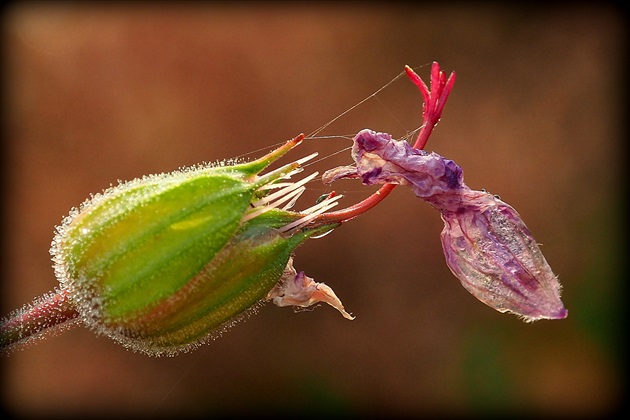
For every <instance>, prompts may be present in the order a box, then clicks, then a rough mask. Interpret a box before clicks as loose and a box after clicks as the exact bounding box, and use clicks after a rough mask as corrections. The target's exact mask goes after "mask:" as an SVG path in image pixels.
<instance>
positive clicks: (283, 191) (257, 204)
mask: <svg viewBox="0 0 630 420" xmlns="http://www.w3.org/2000/svg"><path fill="white" fill-rule="evenodd" d="M317 175H318V173H317V172H313V173H312V174H310V175H309V176H307V177H306V178H304V179H302V180H301V181H298V182H291V183H288V185H287V186H286V187H285V188H283V189H281V190H280V191H276V192H275V193H273V194H270V195H268V196H266V197H263V198H261V199H260V200H258V201H256V202H254V203H252V205H253V206H254V207H260V206H263V205H265V204H267V203H269V202H271V201H273V200H275V199H276V198H278V197H282V196H284V195H285V194H288V193H289V192H290V191H292V190H295V189H297V188H299V187H301V186H302V185H304V184H306V183H307V182H309V181H310V180H312V179H313V178H315V177H316V176H317Z"/></svg>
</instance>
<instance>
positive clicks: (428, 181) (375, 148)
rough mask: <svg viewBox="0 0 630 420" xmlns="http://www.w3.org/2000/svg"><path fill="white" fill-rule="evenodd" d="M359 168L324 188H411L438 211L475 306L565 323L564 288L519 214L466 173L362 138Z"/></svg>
mask: <svg viewBox="0 0 630 420" xmlns="http://www.w3.org/2000/svg"><path fill="white" fill-rule="evenodd" d="M352 157H353V159H354V160H355V162H356V167H355V166H346V167H341V168H337V169H334V170H331V171H329V172H327V173H325V174H324V177H323V179H324V182H326V183H330V182H332V181H334V180H336V179H339V178H356V177H360V178H361V180H362V181H363V183H364V184H368V185H371V184H396V185H407V186H409V187H410V188H411V189H412V191H413V192H414V194H416V196H418V197H420V198H422V199H423V200H425V201H427V202H428V203H430V204H431V205H432V206H433V207H435V208H436V209H437V210H439V211H440V213H441V215H442V220H444V229H443V230H442V235H441V237H442V247H443V249H444V255H445V256H446V263H447V264H448V266H449V268H450V269H451V271H452V272H453V274H455V276H456V277H457V278H458V279H459V280H460V281H461V283H462V285H463V286H464V287H465V288H466V289H467V290H468V291H469V292H470V293H471V294H472V295H473V296H475V297H476V298H477V299H479V300H480V301H482V302H484V303H485V304H487V305H488V306H490V307H491V308H494V309H496V310H497V311H499V312H512V313H514V314H517V315H520V316H522V317H523V318H524V319H525V320H527V321H534V320H537V319H545V318H546V319H561V318H565V317H566V316H567V310H566V309H565V308H564V305H563V304H562V301H561V300H560V289H561V286H560V283H559V282H558V279H557V278H556V276H555V275H554V274H553V272H552V270H551V268H550V267H549V264H548V263H547V261H546V260H545V257H544V256H543V254H542V253H541V251H540V248H539V247H538V244H537V243H536V241H535V240H534V237H533V236H532V234H531V233H530V231H529V230H528V229H527V227H526V226H525V224H524V223H523V221H522V220H521V217H520V216H519V214H518V213H517V212H516V210H514V208H512V207H511V206H510V205H508V204H507V203H504V202H503V201H501V200H500V199H499V198H498V197H496V196H493V195H492V194H489V193H487V192H483V191H475V190H472V189H470V188H469V187H468V186H467V185H466V184H465V183H464V176H463V171H462V169H461V168H460V167H459V166H458V165H457V164H456V163H455V162H453V161H452V160H449V159H446V158H444V157H442V156H440V155H438V154H437V153H427V152H425V151H424V150H419V149H416V148H413V147H411V146H410V145H409V144H408V143H407V142H405V141H397V140H394V139H392V137H391V136H390V135H389V134H387V133H377V132H374V131H372V130H367V129H366V130H362V131H360V132H359V133H358V134H357V135H356V136H355V137H354V146H353V149H352Z"/></svg>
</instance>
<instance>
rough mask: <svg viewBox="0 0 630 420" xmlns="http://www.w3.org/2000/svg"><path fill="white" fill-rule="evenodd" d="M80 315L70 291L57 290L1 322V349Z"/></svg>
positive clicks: (4, 349) (26, 339) (22, 341)
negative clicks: (72, 300) (70, 296)
mask: <svg viewBox="0 0 630 420" xmlns="http://www.w3.org/2000/svg"><path fill="white" fill-rule="evenodd" d="M78 316H79V313H78V312H77V311H76V309H75V308H74V306H73V305H72V302H71V301H70V299H69V296H68V292H67V291H65V290H57V291H55V292H53V293H49V294H48V295H45V296H43V297H40V298H38V299H36V300H35V302H33V303H32V304H29V305H25V306H24V307H23V308H22V309H20V310H19V311H16V312H15V313H14V314H13V315H12V316H11V317H9V318H7V319H4V320H2V324H0V350H1V351H2V352H4V351H6V350H8V348H9V347H12V346H14V345H16V344H20V343H25V342H26V341H28V340H29V339H31V338H33V337H35V336H36V335H38V334H39V333H41V332H43V331H45V330H48V329H50V328H53V327H56V326H59V325H62V324H64V323H67V322H69V321H72V320H74V319H75V318H77V317H78Z"/></svg>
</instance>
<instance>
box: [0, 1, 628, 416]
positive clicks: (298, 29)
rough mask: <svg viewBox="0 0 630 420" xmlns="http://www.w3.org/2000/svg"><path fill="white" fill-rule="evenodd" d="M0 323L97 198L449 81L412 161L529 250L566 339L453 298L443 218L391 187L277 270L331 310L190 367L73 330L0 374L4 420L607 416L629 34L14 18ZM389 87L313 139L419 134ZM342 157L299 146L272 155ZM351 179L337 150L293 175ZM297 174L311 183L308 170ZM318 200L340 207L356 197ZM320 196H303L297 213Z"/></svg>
mask: <svg viewBox="0 0 630 420" xmlns="http://www.w3.org/2000/svg"><path fill="white" fill-rule="evenodd" d="M2 19H3V22H2V23H3V25H2V30H3V34H2V42H3V45H2V47H3V48H2V56H3V62H2V65H3V69H2V70H3V72H2V76H3V78H2V83H3V85H2V87H3V89H2V92H3V97H2V100H3V111H2V112H3V121H4V122H5V127H4V128H5V130H4V133H3V134H4V136H3V146H4V150H3V152H4V153H3V157H4V162H3V169H4V172H3V187H4V189H3V191H4V194H3V199H2V211H3V213H2V215H3V218H2V221H3V225H2V229H3V244H2V245H3V251H4V252H3V253H2V255H3V260H2V264H3V278H2V284H1V289H0V290H1V302H2V315H4V314H7V313H9V312H10V311H11V310H13V309H16V308H18V307H20V306H21V305H23V304H25V303H27V302H30V301H31V300H32V299H33V298H34V297H35V296H38V295H41V294H43V293H45V292H47V291H48V290H51V289H52V288H53V287H54V286H55V285H56V281H55V279H54V276H53V272H52V269H51V268H50V266H51V262H50V258H49V255H48V249H49V246H50V241H51V239H52V235H53V229H54V226H55V225H56V224H59V222H60V221H61V218H62V217H63V216H64V215H65V214H67V213H68V211H69V210H70V208H71V207H73V206H78V205H79V204H80V203H81V202H82V201H83V200H84V199H85V198H87V197H88V195H89V194H90V193H96V192H99V191H100V190H102V189H103V188H106V187H108V186H109V185H110V183H115V182H116V181H117V180H118V179H121V180H127V179H132V178H134V177H138V176H142V175H144V174H149V173H157V172H163V171H171V170H175V169H177V168H179V167H181V166H184V165H193V164H196V163H199V162H202V161H214V160H221V159H226V158H230V157H235V156H240V155H243V154H245V153H248V152H251V151H255V150H260V149H261V148H262V150H261V151H260V152H257V153H254V155H252V156H258V155H260V154H262V153H263V152H264V151H266V150H268V149H269V148H271V145H273V144H276V143H279V142H282V141H284V140H287V139H289V138H291V137H293V136H294V135H296V134H298V133H299V132H306V133H309V132H311V131H313V130H315V129H316V128H318V127H320V126H321V125H322V124H325V123H326V122H328V121H330V120H331V119H332V118H334V117H335V116H336V115H338V114H340V113H342V112H343V111H345V110H347V109H349V108H350V107H351V106H353V105H354V104H356V103H357V102H359V101H360V100H362V99H363V98H365V97H367V96H368V95H370V94H371V93H373V92H374V91H376V90H377V89H379V88H380V87H381V86H383V85H384V84H385V83H387V82H388V81H389V80H391V79H392V78H393V77H394V76H396V75H397V74H398V73H399V72H400V71H402V69H403V66H404V65H405V64H409V65H411V66H413V67H417V71H418V73H419V74H420V76H422V77H423V78H425V80H426V79H427V78H428V74H429V66H427V64H429V63H431V62H432V61H434V60H436V61H439V62H440V64H441V65H442V67H443V68H444V69H445V71H447V72H450V71H453V70H454V71H456V72H457V82H456V84H455V88H454V91H453V93H452V95H451V97H450V99H449V103H448V104H447V106H446V108H445V111H444V116H443V120H442V121H441V122H440V124H439V125H438V127H437V129H436V132H435V133H434V135H433V137H432V138H431V140H430V141H429V145H428V150H435V151H436V152H438V153H440V154H441V155H443V156H446V157H448V158H451V159H453V160H455V161H456V162H457V163H458V164H459V165H460V166H462V168H463V169H464V171H465V174H466V182H467V184H468V185H470V186H471V187H473V188H476V189H481V188H486V189H488V190H489V191H491V192H493V193H496V194H500V195H501V197H502V199H503V200H505V201H506V202H508V203H510V204H511V205H513V206H514V207H515V208H516V209H517V210H518V211H519V213H520V214H521V215H522V216H523V219H524V220H525V222H526V223H527V225H528V227H529V228H530V229H531V231H532V232H533V233H534V235H535V236H536V238H537V240H538V241H539V242H541V243H543V247H542V250H543V252H544V253H545V256H546V257H547V259H548V261H549V262H550V264H551V266H552V268H553V269H554V271H555V272H556V273H557V274H558V275H559V278H560V281H561V283H562V284H563V286H564V289H563V290H564V292H563V301H564V302H565V304H566V306H567V308H568V310H569V317H568V318H567V319H566V320H562V321H548V322H545V321H540V322H537V323H534V324H526V323H523V322H522V321H520V320H519V319H517V318H516V317H514V316H511V315H504V314H499V313H496V312H494V311H492V310H491V309H489V308H487V307H485V306H484V305H483V304H481V303H480V302H478V301H476V300H475V299H474V298H473V297H472V296H470V295H469V294H468V293H467V292H466V291H465V290H464V289H463V288H462V287H461V286H460V285H459V283H458V281H457V280H456V279H455V278H454V277H453V276H452V275H451V273H450V272H449V271H448V268H447V267H446V265H445V263H444V258H443V255H442V253H441V247H440V243H439V233H440V230H441V221H440V219H439V215H438V214H437V213H435V211H434V210H433V209H431V208H430V207H429V206H428V205H426V204H425V203H422V202H420V200H417V199H416V198H414V197H413V196H412V194H410V193H409V192H408V191H406V190H403V189H402V188H398V189H397V190H396V191H395V192H394V193H393V194H392V195H391V196H390V197H388V198H387V199H386V200H385V201H384V202H383V203H382V204H380V205H379V206H378V207H377V208H375V209H373V210H371V211H370V212H369V213H368V214H366V215H363V216H362V217H360V218H358V219H356V220H353V221H351V222H350V223H348V224H347V225H345V226H342V227H341V228H340V229H338V230H337V231H335V232H333V233H332V234H330V235H328V236H326V237H325V238H322V239H317V240H313V241H312V242H309V243H307V244H305V245H304V246H303V247H302V248H300V249H299V250H298V253H297V256H296V259H295V266H296V268H297V269H298V270H304V271H305V272H306V273H307V274H308V275H309V276H311V277H313V278H315V279H316V280H317V281H320V282H325V283H326V284H328V285H330V286H331V287H333V288H334V290H335V292H336V293H337V295H338V296H339V297H340V298H341V300H342V301H343V303H344V305H345V307H346V309H347V310H349V311H350V312H352V313H353V314H354V315H356V316H357V319H356V320H355V321H352V322H348V321H347V320H345V319H343V318H342V317H341V316H339V314H338V313H336V311H334V310H333V309H331V308H328V307H320V308H316V309H315V310H313V311H305V312H299V313H295V314H294V313H293V311H292V310H291V309H289V308H276V307H273V306H271V305H265V306H264V307H262V308H261V310H260V311H259V312H260V313H259V314H257V315H256V316H254V317H252V318H251V319H248V320H247V321H246V322H241V323H239V324H238V325H236V326H235V327H234V328H232V329H231V330H230V331H228V332H227V333H225V334H224V336H223V337H221V338H220V339H218V340H216V341H214V342H212V343H210V344H208V345H207V346H204V347H202V348H201V349H199V350H197V351H196V352H194V353H192V354H186V355H182V356H179V357H177V358H162V359H152V358H148V357H146V356H142V355H138V354H134V353H132V352H131V351H127V350H125V349H123V348H122V347H120V346H118V345H117V344H115V343H113V342H110V341H109V340H107V339H106V338H103V337H97V336H95V335H94V334H93V333H92V332H90V331H87V330H85V329H82V328H77V329H74V330H72V331H68V332H64V333H60V334H58V335H55V336H53V337H50V338H47V339H46V340H43V341H41V342H39V343H38V344H37V345H34V346H31V347H28V348H26V349H25V350H23V351H20V352H18V353H15V354H13V355H11V356H10V357H8V358H5V359H3V360H2V364H3V366H2V368H3V369H2V394H3V395H2V404H3V406H4V408H5V409H6V410H7V411H8V412H9V413H10V414H12V415H15V416H18V417H61V416H64V417H84V416H92V417H94V416H131V415H138V416H140V415H142V416H151V417H160V416H170V415H175V414H177V415H180V416H188V415H189V416H195V415H213V414H214V415H217V414H234V413H250V414H261V413H262V414H265V413H277V414H283V415H301V414H305V413H312V414H323V415H331V414H336V415H340V416H341V415H343V416H346V415H353V414H357V415H362V414H363V415H365V414H367V415H373V414H386V415H390V416H395V415H401V416H406V415H410V416H415V415H417V416H421V415H442V416H469V415H505V416H520V415H528V414H531V415H537V416H542V415H549V416H562V417H564V416H567V417H569V416H579V417H584V416H587V417H600V416H603V415H606V414H608V413H610V412H611V411H613V410H616V409H618V408H619V406H620V403H621V402H622V398H623V397H624V395H625V393H624V391H625V363H624V359H625V335H626V328H625V325H624V324H623V320H622V316H623V313H624V308H625V306H624V305H625V302H626V294H625V293H626V289H625V286H624V282H623V280H624V279H625V275H624V273H622V271H621V267H622V265H621V264H622V260H623V259H624V258H626V254H627V250H626V248H627V246H626V243H625V232H626V228H627V226H626V222H625V219H624V216H625V214H624V213H622V212H623V209H625V207H626V206H627V203H626V201H625V200H626V196H625V194H626V186H625V179H623V176H622V170H623V168H625V166H624V165H625V162H624V161H623V160H622V159H623V157H625V152H626V150H625V147H624V146H623V143H622V140H625V138H626V137H625V135H626V133H625V131H624V129H625V126H624V125H623V122H625V121H624V117H625V116H626V115H625V114H626V113H627V101H626V97H625V94H626V92H627V82H626V79H627V55H626V52H627V43H626V39H627V21H626V19H625V15H623V13H622V11H621V10H620V9H616V8H615V7H612V6H611V5H610V4H608V3H602V4H590V3H585V4H578V5H569V4H562V5H559V6H557V7H547V8H541V7H540V5H535V6H532V7H528V6H524V5H519V6H500V5H498V4H494V3H493V4H490V3H488V4H485V3H471V4H470V5H467V4H465V3H452V4H449V3H445V4H440V5H435V6H433V5H429V4H425V3H421V4H419V5H418V6H405V7H403V6H402V5H396V6H391V7H388V6H385V5H384V4H380V3H370V4H368V5H367V6H360V5H359V4H358V3H357V4H354V3H349V4H342V5H333V4H328V3H322V4H318V3H314V4H308V3H304V4H299V5H293V6H288V5H285V4H284V3H243V4H237V5H234V6H231V5H228V4H223V3H219V4H218V5H211V4H208V5H203V4H201V3H186V4H185V5H184V6H179V5H177V4H176V3H167V4H165V5H159V6H158V5H157V4H153V3H136V4H135V5H134V6H124V5H122V4H119V3H111V4H109V3H105V4H103V5H100V6H99V5H98V3H90V4H88V5H81V4H80V3H66V4H49V3H44V2H34V3H26V4H23V5H22V4H18V3H13V4H11V5H10V6H9V7H6V8H5V9H4V14H3V16H2ZM420 111H421V109H420V95H419V94H418V92H417V90H416V88H415V87H414V86H413V85H412V84H411V83H409V82H407V81H406V80H404V79H400V80H399V81H397V82H396V83H395V84H393V85H392V86H390V87H388V89H386V90H384V91H383V92H382V93H380V94H379V95H378V96H377V98H376V99H374V98H373V99H372V100H370V101H368V102H367V103H366V104H364V105H362V106H361V107H358V108H356V109H353V110H352V111H351V112H349V113H348V114H347V115H346V116H344V117H343V118H341V119H339V120H338V121H336V122H335V123H334V124H332V125H331V126H330V127H329V128H328V129H327V130H326V131H324V132H323V133H322V134H353V133H356V132H357V131H358V130H359V129H361V128H366V127H369V128H372V129H375V130H379V131H387V132H390V133H391V134H393V135H394V136H397V137H400V136H402V135H404V134H405V133H406V132H408V131H411V130H413V129H414V128H416V127H417V126H418V125H419V124H420ZM347 145H349V143H347V142H343V141H341V140H312V141H307V142H305V144H304V145H302V146H300V149H301V150H297V151H296V152H292V153H294V154H293V155H292V158H297V157H302V156H304V155H307V154H309V153H310V152H311V151H313V150H317V151H319V152H320V156H327V155H328V154H330V153H332V152H334V151H338V150H340V149H341V148H343V147H345V146H347ZM348 163H350V157H349V154H348V153H342V154H339V155H335V156H334V157H331V158H328V159H326V160H324V161H322V162H320V163H319V164H318V165H314V166H317V167H313V168H312V169H313V170H319V171H320V172H322V171H323V170H326V169H328V168H331V167H334V166H338V165H344V164H348ZM310 169H311V168H309V170H310ZM334 188H335V189H337V190H338V191H339V192H342V193H343V194H345V198H344V199H343V203H345V204H346V205H349V204H351V203H354V202H357V201H359V200H361V199H362V198H364V197H365V196H367V194H368V193H369V191H371V190H370V189H365V188H362V187H361V186H359V185H358V184H354V183H352V182H351V181H345V182H340V183H339V185H334ZM326 191H327V190H326V188H325V187H324V186H321V185H319V184H318V185H313V187H311V191H309V193H310V194H312V198H311V197H309V196H305V197H303V200H304V201H302V199H301V200H300V201H301V202H302V203H303V204H302V205H300V204H298V207H299V208H305V207H308V206H309V205H310V203H312V202H313V201H314V200H315V198H317V197H318V196H319V195H321V194H322V193H324V192H326Z"/></svg>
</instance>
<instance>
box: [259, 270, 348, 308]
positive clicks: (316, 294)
mask: <svg viewBox="0 0 630 420" xmlns="http://www.w3.org/2000/svg"><path fill="white" fill-rule="evenodd" d="M266 300H270V301H272V302H273V303H274V304H275V305H276V306H280V307H284V306H298V307H301V308H306V307H309V306H311V305H314V304H316V303H318V302H324V303H327V304H329V305H330V306H332V307H333V308H335V309H337V310H338V311H339V312H341V314H342V315H343V317H344V318H346V319H350V320H353V319H354V316H352V315H350V314H349V313H348V312H346V310H345V309H344V307H343V304H342V303H341V301H340V300H339V298H338V297H337V295H336V294H335V292H334V291H333V289H331V288H330V287H329V286H327V285H326V284H324V283H317V282H316V281H314V280H313V279H312V278H310V277H308V276H306V275H305V274H304V272H303V271H300V272H299V273H298V272H297V271H296V270H295V268H293V261H292V260H289V263H288V264H287V267H286V268H285V270H284V273H283V274H282V277H281V279H280V281H279V282H278V284H276V286H275V287H274V288H273V289H271V291H270V292H269V293H268V294H267V298H266Z"/></svg>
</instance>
